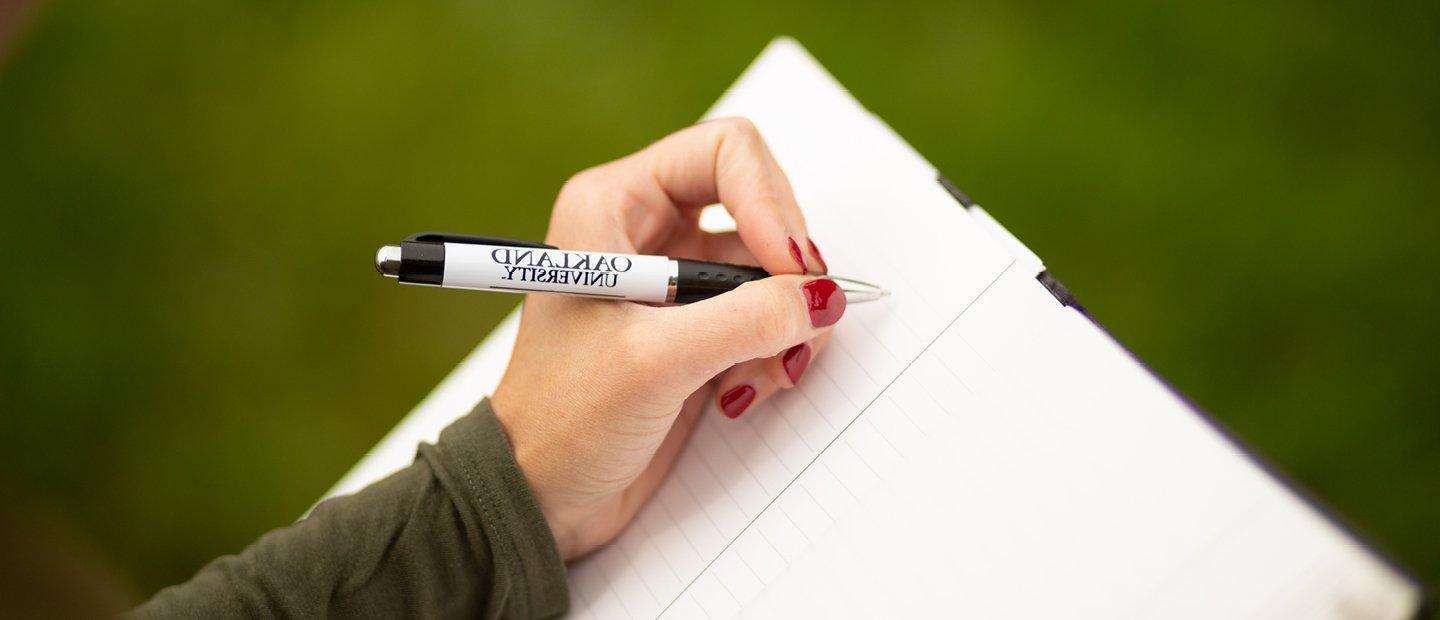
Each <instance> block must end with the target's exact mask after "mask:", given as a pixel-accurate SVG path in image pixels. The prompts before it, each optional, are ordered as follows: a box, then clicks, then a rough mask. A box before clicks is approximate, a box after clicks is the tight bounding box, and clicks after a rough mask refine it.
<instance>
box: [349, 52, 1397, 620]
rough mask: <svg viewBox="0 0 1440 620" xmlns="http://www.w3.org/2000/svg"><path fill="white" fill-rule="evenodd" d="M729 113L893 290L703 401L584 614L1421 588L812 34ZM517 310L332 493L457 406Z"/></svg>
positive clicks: (1241, 599)
mask: <svg viewBox="0 0 1440 620" xmlns="http://www.w3.org/2000/svg"><path fill="white" fill-rule="evenodd" d="M731 115H743V116H746V117H748V118H750V119H751V120H753V121H754V122H755V123H756V125H757V126H758V127H759V128H760V130H761V133H762V134H763V135H764V136H765V138H766V140H767V141H768V143H769V144H770V146H771V149H772V150H773V152H774V153H775V156H776V158H778V160H779V161H780V164H781V165H782V166H783V167H784V169H785V171H786V173H787V174H788V175H789V177H790V180H791V183H792V185H793V187H794V190H795V194H796V198H797V199H798V201H799V203H800V205H801V206H802V208H804V209H805V212H806V217H807V220H808V223H809V228H810V232H811V235H812V236H813V237H814V238H815V239H818V240H820V241H821V242H823V244H824V246H825V251H826V258H827V262H828V263H829V264H830V265H832V266H833V267H834V268H835V269H836V270H837V271H843V272H844V273H845V274H846V275H847V276H851V277H855V278H858V279H861V280H866V281H874V282H881V283H883V284H884V285H885V286H886V287H888V288H890V289H891V290H892V291H893V295H892V296H891V297H889V298H887V299H886V300H884V301H882V302H877V303H870V304H857V305H853V306H851V307H850V308H849V309H847V311H846V316H845V318H844V320H843V321H842V322H841V323H840V324H839V326H838V327H837V329H836V330H835V333H834V337H833V338H832V340H831V341H830V343H829V345H828V346H827V347H826V349H825V350H824V351H823V353H822V355H819V356H818V357H817V358H816V360H815V362H814V364H813V365H812V366H811V368H810V369H809V370H808V371H807V372H806V375H805V380H804V381H803V382H802V384H801V386H800V387H799V388H797V389H794V390H788V391H786V392H784V393H783V394H781V395H779V396H778V397H776V398H774V399H771V400H770V401H767V402H766V403H764V404H762V405H760V406H758V407H757V408H756V409H755V410H753V411H749V412H747V413H746V415H744V416H742V417H741V418H739V419H737V420H730V419H727V418H725V417H723V416H721V415H719V413H718V411H710V412H707V415H705V416H704V419H703V421H702V422H701V423H700V425H699V427H698V428H697V429H696V432H695V434H694V437H693V439H692V440H691V442H690V445H689V446H688V448H687V449H686V451H685V452H684V454H683V455H682V456H681V457H680V459H679V461H678V462H677V464H676V467H675V469H674V471H673V473H672V475H671V476H670V478H669V479H668V480H667V481H666V482H665V483H664V485H663V486H662V487H661V488H660V490H659V491H658V493H657V494H656V496H655V497H654V498H653V499H652V500H651V501H650V503H649V504H648V505H647V506H646V507H645V508H644V509H643V510H642V512H641V513H640V515H639V517H638V518H637V519H636V520H635V522H634V523H633V524H632V525H631V526H630V527H629V528H628V529H626V530H625V531H624V532H623V533H622V534H621V535H620V537H619V538H618V539H616V540H615V541H614V542H613V543H612V544H610V545H608V546H607V547H606V548H604V549H602V550H601V551H599V552H598V553H596V554H594V555H593V556H591V557H589V558H586V559H584V560H582V561H580V562H578V563H576V564H574V565H572V566H571V568H570V572H569V579H570V585H571V596H572V602H573V605H572V612H571V615H572V616H574V617H579V618H657V617H665V618H725V617H733V616H748V617H783V616H792V615H801V616H805V617H809V616H825V617H867V618H874V617H892V616H922V615H923V616H935V615H943V616H954V617H973V618H1035V617H1071V618H1074V617H1080V618H1302V617H1303V618H1405V617H1411V616H1413V615H1415V614H1417V613H1419V612H1418V610H1419V608H1420V607H1421V603H1422V598H1423V593H1422V589H1421V587H1420V586H1419V585H1418V582H1417V581H1416V580H1415V579H1413V578H1412V577H1410V576H1408V575H1406V574H1405V573H1404V572H1402V571H1401V570H1400V569H1398V568H1397V567H1396V566H1395V565H1394V564H1392V563H1390V562H1389V561H1387V560H1386V559H1385V558H1384V557H1382V556H1381V555H1379V554H1378V553H1376V552H1375V551H1374V550H1372V549H1371V548H1370V547H1368V546H1367V545H1366V544H1365V543H1364V542H1362V541H1361V540H1360V539H1359V538H1357V537H1356V536H1355V535H1353V534H1352V533H1350V532H1349V531H1347V530H1346V529H1345V528H1343V527H1342V526H1340V525H1339V524H1338V523H1337V522H1336V521H1334V520H1333V519H1332V518H1330V517H1329V516H1327V515H1326V514H1325V513H1323V512H1322V511H1321V510H1319V509H1318V508H1317V507H1316V506H1315V505H1313V504H1312V503H1311V502H1310V501H1308V500H1307V499H1306V498H1305V497H1304V496H1303V495H1301V494H1300V493H1299V492H1297V491H1296V490H1295V489H1294V487H1293V486H1291V485H1290V484H1288V483H1287V482H1286V481H1285V480H1284V479H1283V478H1281V477H1280V476H1279V475H1277V474H1276V473H1274V471H1273V470H1271V469H1270V468H1268V467H1267V466H1266V465H1265V464H1264V463H1263V462H1262V461H1260V460H1259V459H1258V458H1257V457H1254V456H1253V455H1252V454H1250V453H1249V452H1247V451H1246V450H1245V449H1244V448H1243V447H1242V446H1241V445H1240V444H1239V443H1238V442H1237V441H1235V440H1234V439H1233V438H1231V437H1229V436H1228V435H1227V434H1226V433H1225V432H1224V431H1223V430H1222V429H1220V428H1219V427H1218V426H1216V425H1215V423H1214V422H1213V421H1211V420H1210V419H1209V418H1207V417H1206V416H1205V415H1204V414H1203V413H1201V412H1199V411H1198V410H1196V409H1195V408H1194V407H1192V406H1191V405H1190V404H1189V403H1188V402H1187V401H1186V400H1185V399H1184V398H1183V397H1181V396H1179V395H1178V394H1177V393H1175V392H1174V391H1173V390H1171V389H1170V388H1169V387H1168V386H1167V385H1166V384H1164V383H1163V382H1162V381H1161V380H1159V379H1158V378H1157V377H1155V376H1153V375H1152V374H1151V373H1150V372H1149V371H1148V370H1147V369H1146V367H1145V366H1144V365H1143V364H1142V363H1141V362H1139V361H1138V360H1136V359H1135V358H1133V357H1132V356H1131V355H1130V354H1129V353H1128V352H1127V351H1126V350H1125V349H1124V348H1123V347H1121V346H1120V345H1119V344H1117V343H1116V342H1115V341H1114V340H1113V339H1112V338H1111V337H1110V336H1109V335H1108V334H1107V333H1106V332H1105V331H1104V330H1103V329H1102V328H1100V327H1099V326H1098V325H1097V324H1096V323H1095V322H1093V321H1092V320H1090V319H1089V318H1088V316H1087V315H1086V314H1085V312H1084V311H1083V310H1082V309H1081V308H1080V307H1079V306H1078V305H1077V304H1076V303H1075V300H1074V297H1073V296H1072V295H1071V294H1070V293H1069V292H1068V291H1066V290H1065V289H1064V287H1063V286H1061V285H1059V283H1058V282H1057V281H1056V280H1055V279H1054V278H1052V277H1050V275H1049V273H1048V272H1047V271H1046V270H1045V266H1044V263H1043V262H1042V261H1041V260H1040V259H1039V257H1038V256H1036V255H1035V253H1033V252H1031V251H1030V250H1029V249H1027V248H1026V247H1025V245H1024V244H1022V243H1021V242H1020V241H1019V240H1017V239H1016V238H1015V237H1013V236H1012V235H1010V234H1009V233H1008V232H1006V230H1005V229H1004V228H1003V227H1002V226H1001V225H1000V224H999V223H997V222H996V221H995V220H994V219H993V218H991V217H990V215H989V214H987V213H986V212H985V211H984V210H983V209H982V208H981V207H979V206H978V205H975V204H974V203H973V202H972V201H971V200H970V199H969V198H967V197H966V196H965V195H964V194H963V193H962V192H960V191H959V190H958V189H957V188H956V187H955V185H954V184H952V183H950V182H949V181H948V180H946V179H945V178H944V177H942V176H940V175H939V174H938V173H937V172H936V170H935V168H934V167H933V166H931V165H930V164H929V163H927V162H926V161H925V160H924V158H922V157H921V156H920V155H919V154H918V153H916V152H915V151H914V149H912V148H910V146H909V145H907V144H906V143H905V142H904V141H903V140H902V139H901V138H900V137H899V136H898V135H896V134H895V132H893V131H892V130H891V129H890V128H888V127H887V126H886V125H885V124H884V123H883V122H882V121H881V120H880V119H878V118H877V117H876V116H874V115H873V114H871V113H870V112H868V111H867V110H866V109H865V108H864V107H862V106H861V105H860V104H859V103H858V102H857V101H855V100H854V99H853V98H852V97H851V96H850V95H849V94H848V93H847V91H846V90H845V89H844V87H843V86H841V85H840V84H839V83H838V82H837V81H836V80H835V79H834V78H833V77H831V76H830V75H829V74H828V73H827V72H826V71H825V70H824V69H823V68H822V67H821V66H820V65H819V64H818V63H817V62H816V61H815V60H814V59H813V58H811V57H810V55H809V54H808V53H807V52H806V51H805V50H804V49H803V48H802V47H801V46H800V45H799V44H797V43H796V42H794V41H793V40H789V39H779V40H776V41H775V42H773V43H772V44H771V45H770V46H769V47H768V48H767V49H766V50H765V51H764V52H763V53H762V54H761V55H760V57H759V58H758V59H757V60H756V61H755V62H754V64H752V65H751V67H750V68H749V69H748V70H746V71H745V73H744V74H743V75H742V76H741V77H740V79H739V81H737V82H736V83H735V84H734V85H733V86H732V87H731V88H730V90H729V91H728V92H727V93H726V94H725V95H724V97H722V98H721V99H720V101H719V102H718V103H716V104H715V106H714V108H713V109H711V110H710V112H709V113H708V114H707V116H708V117H719V116H731ZM702 222H703V224H704V225H706V226H707V227H711V228H724V227H726V226H729V225H733V223H732V222H729V221H728V218H727V217H726V216H725V215H724V213H723V211H714V210H712V211H707V212H706V214H705V217H704V218H703V219H702ZM516 327H517V315H514V314H512V315H511V316H510V317H509V318H508V319H507V320H505V321H504V322H503V323H502V324H501V325H500V326H499V327H498V328H496V330H495V331H494V332H493V333H492V334H491V335H490V337H489V338H487V339H486V340H485V342H483V343H482V344H481V345H480V346H479V347H477V348H476V349H475V350H474V352H473V353H471V354H470V355H469V356H468V357H467V358H465V360H464V361H463V362H461V363H460V365H459V366H458V367H457V368H456V369H455V370H454V372H452V373H451V375H450V376H449V377H447V378H446V379H445V380H444V381H443V382H442V383H441V384H440V385H439V386H438V387H436V388H435V390H434V392H432V393H431V394H430V395H429V396H428V397H427V398H426V399H425V400H424V401H422V402H421V403H420V404H419V405H418V406H417V407H416V408H415V410H414V411H413V412H411V413H410V415H409V416H407V417H406V418H405V419H404V420H403V421H402V422H401V423H400V424H399V425H398V426H397V427H396V428H395V429H394V431H392V432H391V433H390V434H389V435H388V436H386V437H385V439H384V440H383V441H381V442H380V444H379V445H377V446H376V447H375V448H374V450H372V451H371V452H370V453H369V454H368V455H366V456H365V458H363V459H362V460H361V461H360V462H359V463H358V464H357V465H356V466H355V468H354V469H353V470H352V471H351V472H349V473H348V474H347V475H346V476H345V477H344V478H343V479H342V480H341V481H340V482H339V483H338V484H337V485H336V486H335V487H334V488H333V489H332V490H331V491H330V492H329V493H328V494H327V496H329V495H337V494H342V493H351V492H354V491H356V490H359V489H361V488H363V487H364V486H365V485H367V484H369V483H370V482H373V481H375V480H377V479H379V478H381V477H383V476H385V475H387V474H389V473H391V472H393V471H395V470H397V469H400V468H401V467H404V466H405V465H407V464H408V463H409V462H410V461H411V460H412V458H413V456H414V453H415V449H416V445H417V444H418V443H419V442H421V441H434V440H435V438H436V437H437V436H438V434H439V432H440V430H441V429H442V428H444V427H445V426H446V425H447V424H449V423H450V422H451V421H453V420H454V419H456V418H458V417H459V416H462V415H464V414H465V413H467V412H468V411H469V410H470V409H471V408H472V407H473V406H474V405H475V404H476V403H478V402H479V400H480V399H481V398H483V397H484V395H485V394H487V393H488V392H489V391H490V390H491V389H492V388H493V387H494V386H495V384H496V383H497V382H498V381H499V378H500V375H501V373H502V372H503V370H504V367H505V364H506V362H507V360H508V356H509V352H510V349H511V347H512V345H513V343H514V338H515V332H516Z"/></svg>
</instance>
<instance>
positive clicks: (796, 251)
mask: <svg viewBox="0 0 1440 620" xmlns="http://www.w3.org/2000/svg"><path fill="white" fill-rule="evenodd" d="M789 239H790V258H793V259H795V262H796V263H797V264H799V265H800V273H805V272H808V271H810V268H809V267H806V266H805V255H804V254H801V253H800V244H798V243H795V238H794V237H789Z"/></svg>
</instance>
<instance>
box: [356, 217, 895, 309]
mask: <svg viewBox="0 0 1440 620" xmlns="http://www.w3.org/2000/svg"><path fill="white" fill-rule="evenodd" d="M375 269H376V270H377V271H379V272H380V273H381V274H382V275H385V276H388V277H392V278H396V279H398V280H399V281H400V282H401V283H403V284H420V285H430V286H441V287H445V288H461V289H473V290H489V291H505V292H511V293H560V294H565V295H582V296H586V297H602V298H610V299H626V300H630V301H639V302H649V303H682V304H683V303H690V302H695V301H700V300H702V299H708V298H710V297H714V296H716V295H719V294H721V293H724V292H726V291H729V290H731V289H734V288H736V287H738V286H740V285H741V284H744V283H746V282H749V281H751V280H759V279H761V278H768V277H770V274H769V273H767V272H766V271H765V270H764V269H761V268H759V267H747V266H744V265H731V264H727V263H712V262H706V261H696V260H687V259H683V258H681V259H675V258H669V257H665V256H646V255H639V254H616V253H611V252H579V251H573V250H562V249H559V248H556V247H553V246H549V245H544V244H541V243H534V242H530V241H516V240H511V239H502V238H499V237H479V236H473V235H457V234H450V233H421V234H417V235H413V236H411V237H410V238H408V239H406V240H405V241H403V242H401V243H400V245H387V246H383V247H381V248H380V250H379V251H378V252H376V254H375ZM824 277H826V278H829V279H831V280H834V281H835V283H836V284H839V285H840V288H841V290H843V291H844V292H845V300H846V302H848V303H856V302H864V301H871V300H875V299H879V298H881V297H884V296H886V295H889V294H890V293H889V291H887V290H885V289H882V288H880V287H878V286H876V285H874V284H869V283H866V282H861V281H858V280H852V279H849V278H841V277H837V276H824Z"/></svg>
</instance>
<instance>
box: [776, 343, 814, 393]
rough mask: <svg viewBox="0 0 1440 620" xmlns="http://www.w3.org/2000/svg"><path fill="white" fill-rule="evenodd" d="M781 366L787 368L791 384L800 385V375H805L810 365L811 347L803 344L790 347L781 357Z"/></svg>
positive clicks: (786, 372)
mask: <svg viewBox="0 0 1440 620" xmlns="http://www.w3.org/2000/svg"><path fill="white" fill-rule="evenodd" d="M780 364H781V365H782V366H784V367H785V374H786V375H788V376H789V377H790V383H791V384H796V385H798V384H799V383H800V375H803V374H805V368H806V367H807V366H809V365H810V345H809V344H808V343H804V342H802V343H800V344H797V345H795V346H793V347H790V348H789V349H788V350H786V351H785V354H784V355H782V356H780Z"/></svg>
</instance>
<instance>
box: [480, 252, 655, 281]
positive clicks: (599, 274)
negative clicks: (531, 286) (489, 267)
mask: <svg viewBox="0 0 1440 620" xmlns="http://www.w3.org/2000/svg"><path fill="white" fill-rule="evenodd" d="M554 254H556V255H558V258H552V257H551V256H550V255H551V252H546V251H544V250H519V249H514V248H495V249H494V250H491V251H490V258H492V259H494V260H495V263H496V264H498V265H500V266H501V268H503V269H504V270H505V276H504V279H505V280H513V281H516V282H539V283H545V284H574V285H579V286H603V287H607V288H614V287H615V285H616V284H617V283H618V282H619V280H620V275H619V274H622V273H625V272H627V271H630V267H631V266H632V265H631V263H630V259H629V258H626V257H624V256H611V257H606V256H603V255H599V254H581V253H576V252H554Z"/></svg>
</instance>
